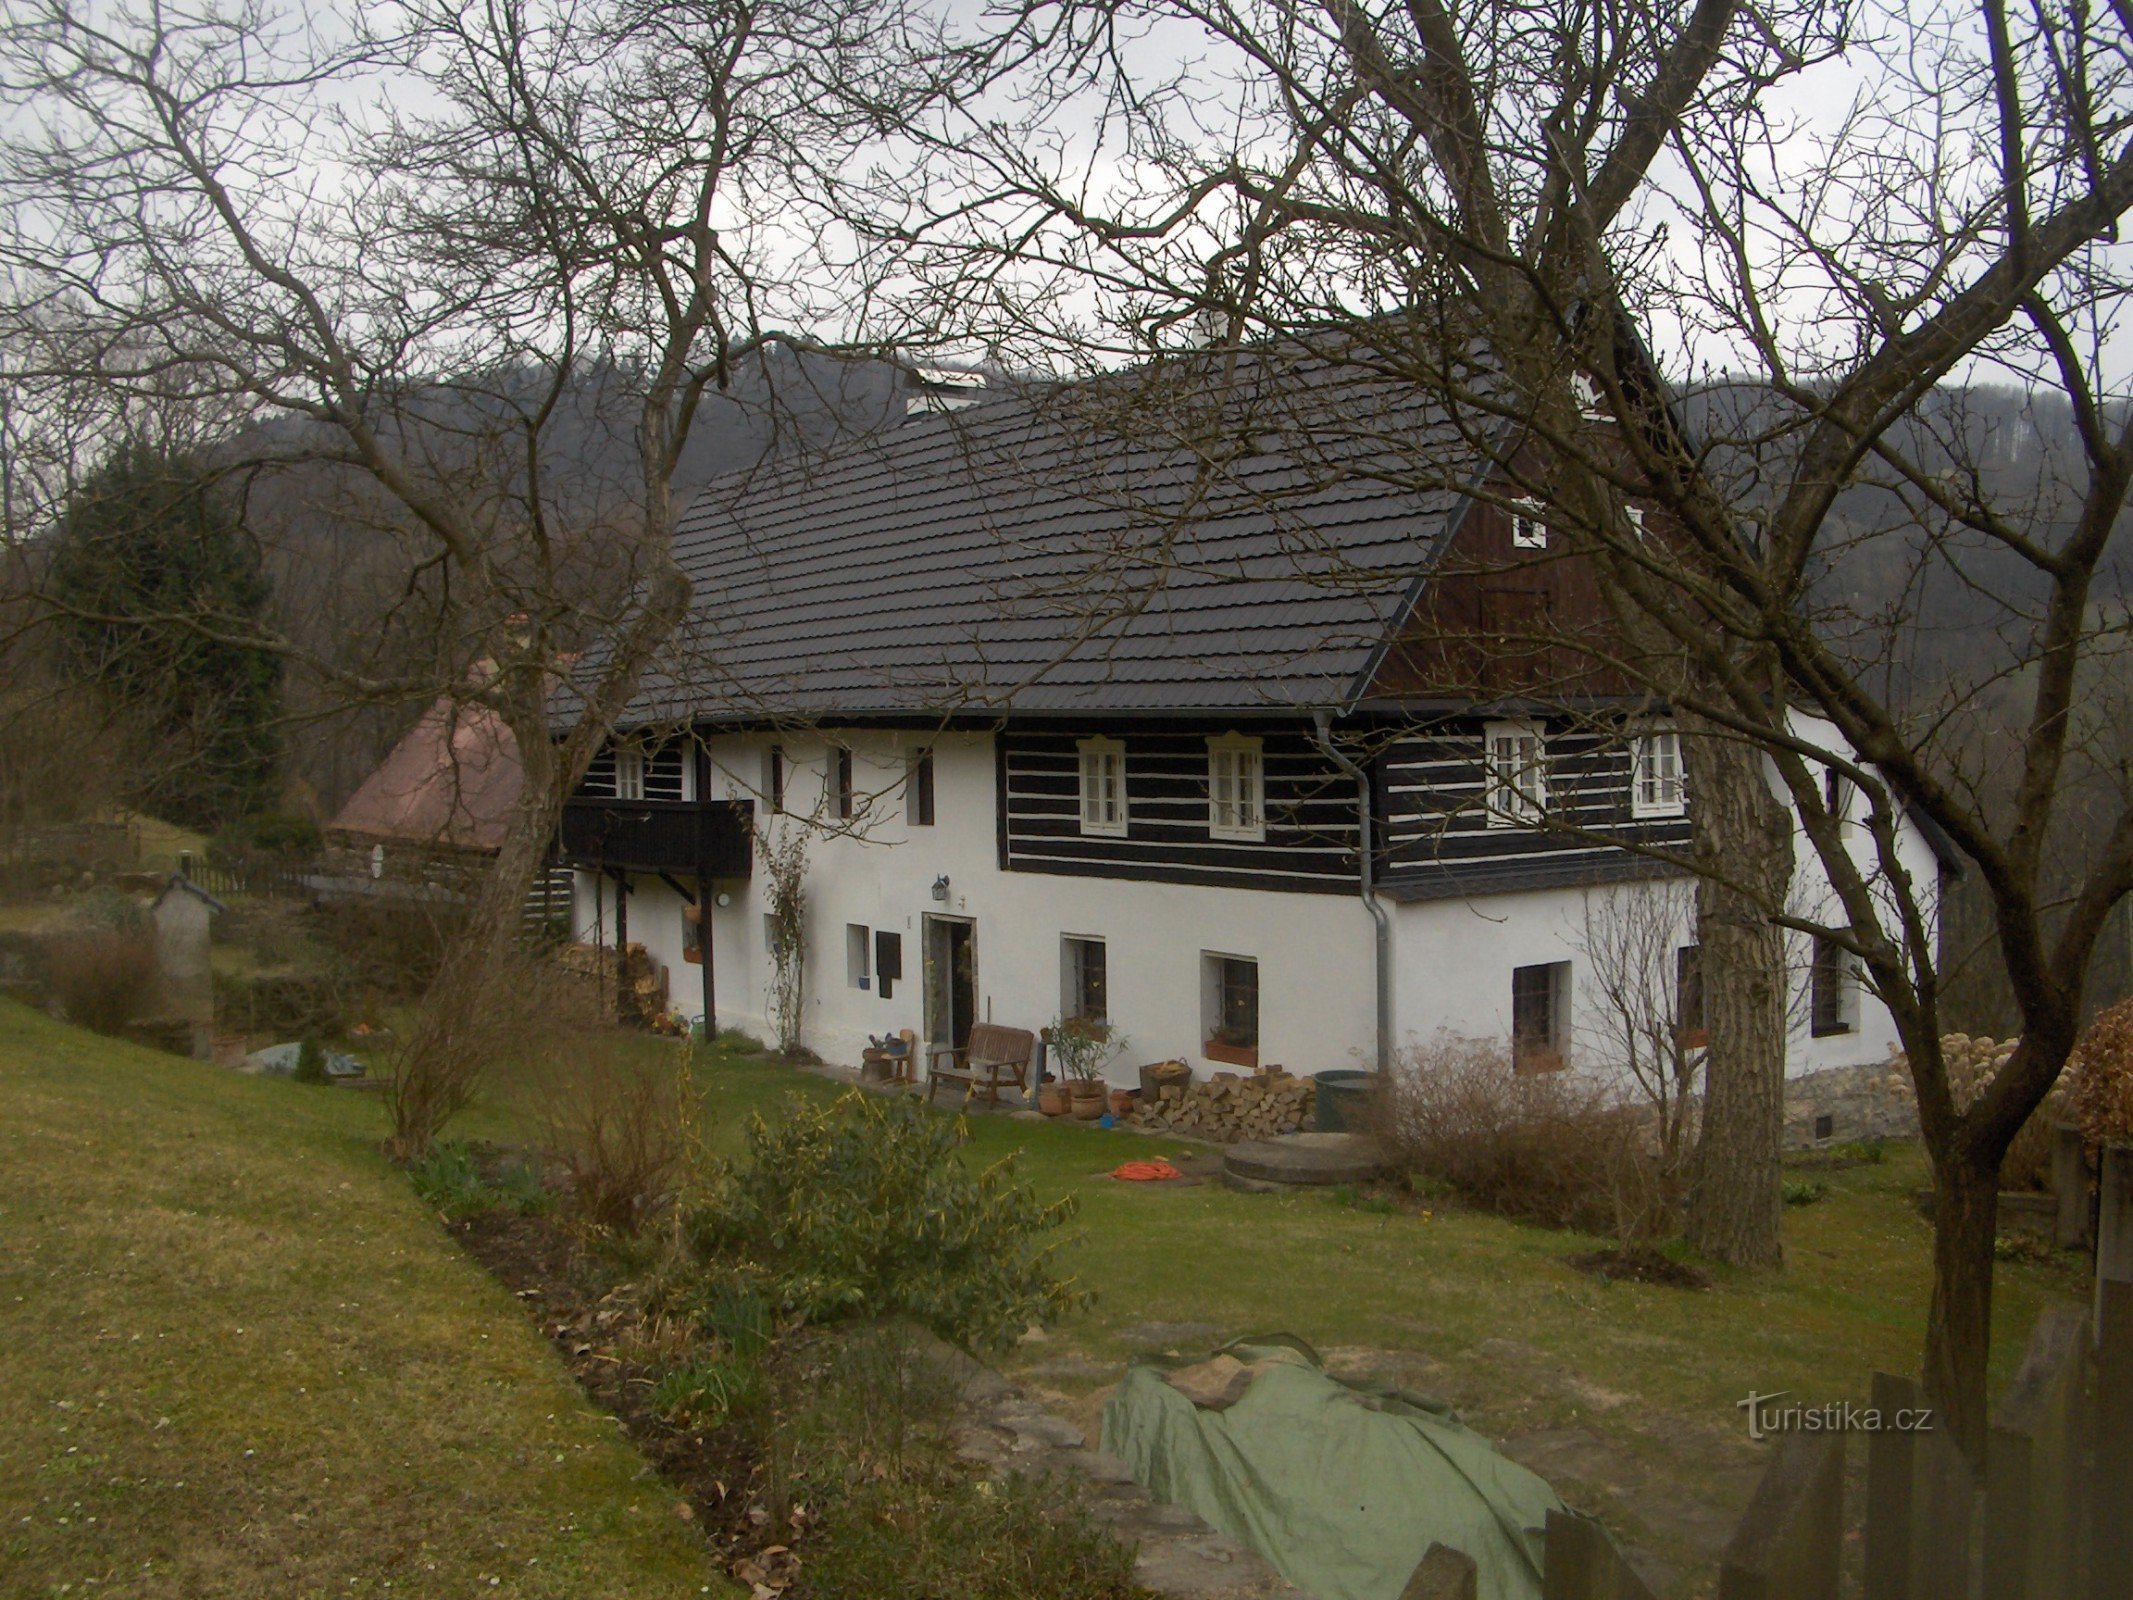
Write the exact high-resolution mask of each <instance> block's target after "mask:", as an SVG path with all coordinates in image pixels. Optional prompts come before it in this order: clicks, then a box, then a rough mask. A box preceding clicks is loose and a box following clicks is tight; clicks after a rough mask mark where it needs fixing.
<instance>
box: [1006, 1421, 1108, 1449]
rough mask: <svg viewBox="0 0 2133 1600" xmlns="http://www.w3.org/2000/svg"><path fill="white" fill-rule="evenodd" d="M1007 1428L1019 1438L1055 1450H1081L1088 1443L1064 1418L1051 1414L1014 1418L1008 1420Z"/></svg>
mask: <svg viewBox="0 0 2133 1600" xmlns="http://www.w3.org/2000/svg"><path fill="white" fill-rule="evenodd" d="M1007 1426H1008V1427H1009V1428H1011V1429H1013V1430H1014V1432H1015V1434H1016V1436H1017V1437H1018V1438H1022V1439H1030V1440H1034V1441H1035V1442H1036V1443H1037V1444H1040V1445H1043V1446H1046V1447H1048V1448H1050V1449H1053V1450H1079V1449H1080V1448H1081V1447H1082V1446H1083V1445H1084V1444H1086V1443H1088V1439H1087V1436H1086V1435H1084V1434H1083V1433H1082V1431H1081V1430H1080V1429H1079V1428H1077V1427H1075V1426H1074V1424H1073V1423H1071V1422H1069V1421H1067V1420H1066V1419H1065V1418H1064V1417H1055V1416H1051V1415H1049V1414H1045V1415H1039V1416H1034V1417H1014V1418H1010V1419H1009V1420H1008V1422H1007Z"/></svg>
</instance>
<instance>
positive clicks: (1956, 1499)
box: [1911, 1417, 1977, 1600]
mask: <svg viewBox="0 0 2133 1600" xmlns="http://www.w3.org/2000/svg"><path fill="white" fill-rule="evenodd" d="M1915 1506H1916V1509H1915V1510H1914V1511H1913V1513H1912V1529H1911V1583H1912V1592H1913V1593H1914V1594H1915V1595H1917V1596H1919V1600H1941V1596H1943V1595H1947V1596H1961V1595H1966V1594H1968V1593H1969V1592H1970V1529H1971V1525H1972V1524H1973V1523H1974V1522H1975V1521H1976V1517H1977V1478H1976V1475H1975V1474H1974V1473H1972V1471H1971V1470H1970V1462H1969V1460H1968V1459H1967V1458H1966V1457H1965V1456H1964V1455H1963V1452H1962V1449H1961V1448H1960V1447H1959V1446H1958V1445H1957V1444H1956V1442H1955V1436H1954V1435H1953V1434H1951V1433H1950V1432H1949V1431H1948V1430H1947V1429H1946V1428H1944V1427H1942V1426H1941V1422H1940V1418H1938V1417H1935V1418H1934V1419H1933V1426H1932V1428H1930V1429H1929V1430H1928V1431H1926V1432H1924V1433H1922V1434H1920V1435H1919V1436H1918V1488H1917V1491H1916V1500H1915Z"/></svg>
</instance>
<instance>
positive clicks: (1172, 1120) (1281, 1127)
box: [1129, 1067, 1317, 1144]
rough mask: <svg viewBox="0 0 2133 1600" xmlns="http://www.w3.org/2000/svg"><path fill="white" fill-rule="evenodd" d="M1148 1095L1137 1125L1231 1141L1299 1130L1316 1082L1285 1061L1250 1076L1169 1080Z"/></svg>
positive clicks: (1307, 1121)
mask: <svg viewBox="0 0 2133 1600" xmlns="http://www.w3.org/2000/svg"><path fill="white" fill-rule="evenodd" d="M1152 1092H1153V1094H1154V1096H1155V1098H1154V1099H1153V1100H1152V1101H1150V1100H1147V1099H1145V1098H1144V1099H1143V1101H1142V1103H1141V1104H1140V1105H1139V1106H1137V1107H1136V1108H1135V1109H1134V1112H1133V1115H1132V1117H1131V1118H1130V1119H1129V1120H1130V1121H1131V1123H1132V1124H1133V1126H1135V1127H1140V1128H1154V1129H1156V1130H1158V1131H1159V1132H1163V1133H1179V1134H1185V1135H1188V1136H1189V1137H1191V1138H1195V1139H1208V1140H1212V1141H1213V1142H1215V1143H1217V1144H1229V1143H1231V1142H1233V1141H1235V1140H1239V1139H1267V1138H1271V1137H1273V1136H1274V1135H1275V1134H1278V1133H1294V1132H1295V1131H1296V1130H1297V1129H1299V1128H1303V1127H1308V1126H1309V1125H1310V1123H1311V1117H1312V1110H1313V1099H1314V1096H1315V1095H1316V1092H1317V1085H1315V1084H1313V1083H1312V1082H1311V1080H1310V1079H1309V1078H1299V1077H1296V1076H1294V1075H1293V1074H1292V1073H1289V1072H1287V1071H1285V1070H1283V1069H1282V1068H1280V1067H1267V1068H1265V1069H1264V1070H1263V1071H1260V1072H1256V1073H1253V1074H1251V1075H1250V1076H1244V1075H1241V1074H1238V1073H1235V1072H1218V1073H1216V1074H1215V1075H1214V1076H1213V1077H1211V1078H1207V1079H1203V1080H1202V1081H1200V1082H1197V1083H1185V1084H1178V1083H1166V1084H1160V1085H1158V1086H1157V1087H1156V1088H1155V1089H1154V1090H1153V1091H1152Z"/></svg>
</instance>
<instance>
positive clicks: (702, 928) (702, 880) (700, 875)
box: [696, 863, 718, 1050]
mask: <svg viewBox="0 0 2133 1600" xmlns="http://www.w3.org/2000/svg"><path fill="white" fill-rule="evenodd" d="M717 903H718V886H717V885H716V884H714V883H712V881H711V868H710V865H709V864H708V863H706V864H704V865H702V866H699V867H698V868H697V869H696V953H697V954H698V955H700V956H702V957H703V958H704V959H703V968H704V974H703V976H704V1048H705V1049H706V1050H708V1049H710V1048H711V1041H712V1040H713V1039H715V1038H717V1037H718V986H717V984H715V983H714V982H713V981H712V978H711V912H712V910H713V909H714V908H715V907H716V905H717Z"/></svg>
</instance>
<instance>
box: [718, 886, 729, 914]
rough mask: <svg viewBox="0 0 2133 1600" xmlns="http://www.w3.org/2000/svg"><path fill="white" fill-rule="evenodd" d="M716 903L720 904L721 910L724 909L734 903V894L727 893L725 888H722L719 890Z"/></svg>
mask: <svg viewBox="0 0 2133 1600" xmlns="http://www.w3.org/2000/svg"><path fill="white" fill-rule="evenodd" d="M716 904H717V905H718V907H719V909H720V910H724V909H725V908H726V907H727V906H730V905H732V904H733V896H732V895H730V894H728V893H726V891H725V890H723V889H721V890H719V892H718V900H717V902H716Z"/></svg>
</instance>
